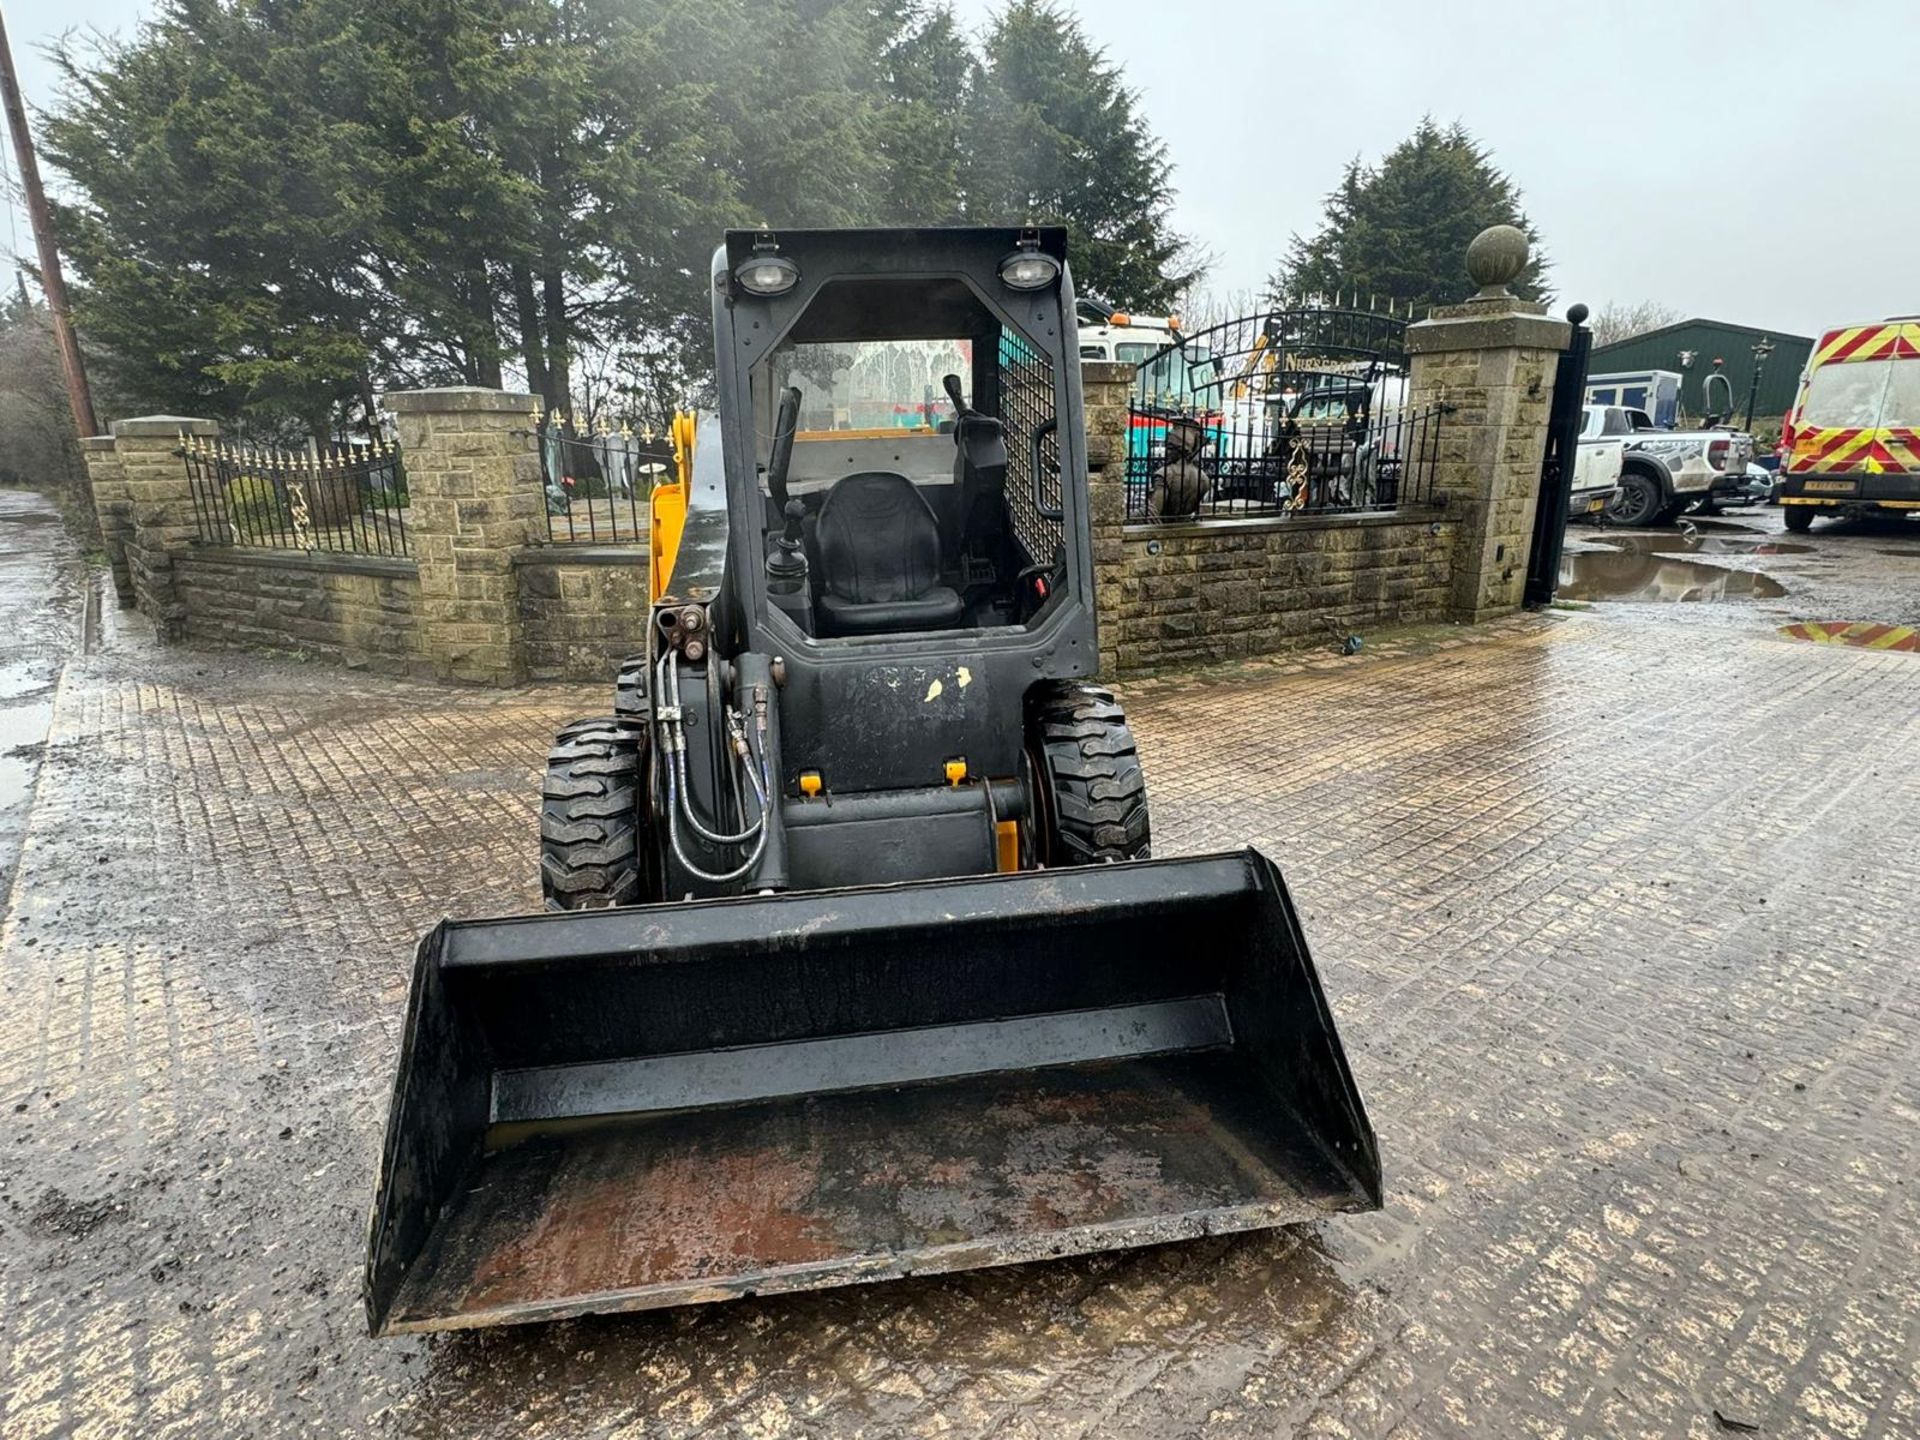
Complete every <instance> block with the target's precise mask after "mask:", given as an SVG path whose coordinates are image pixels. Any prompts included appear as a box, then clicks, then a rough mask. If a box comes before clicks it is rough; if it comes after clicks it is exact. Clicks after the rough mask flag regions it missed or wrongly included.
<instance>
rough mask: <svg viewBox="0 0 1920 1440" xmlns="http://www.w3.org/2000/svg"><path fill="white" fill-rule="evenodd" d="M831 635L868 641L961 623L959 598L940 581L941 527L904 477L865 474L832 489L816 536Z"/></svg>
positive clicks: (824, 612)
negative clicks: (886, 634)
mask: <svg viewBox="0 0 1920 1440" xmlns="http://www.w3.org/2000/svg"><path fill="white" fill-rule="evenodd" d="M815 540H816V543H817V544H818V545H819V547H820V567H821V576H822V582H823V588H822V593H821V595H820V610H821V616H822V618H823V620H824V621H825V622H826V623H825V628H826V630H827V633H829V634H834V635H871V634H877V633H880V632H883V631H890V630H935V629H939V628H941V627H942V626H947V625H955V624H958V623H959V620H960V616H961V613H962V611H963V609H964V606H963V604H962V602H961V599H960V596H959V595H958V594H957V593H956V592H954V591H953V590H951V589H949V588H948V587H947V586H945V585H942V584H941V583H940V524H939V521H937V520H936V519H935V518H934V514H933V507H932V506H931V505H929V504H927V499H926V497H925V496H924V495H922V494H921V493H920V492H919V490H917V489H916V488H915V487H914V484H913V482H912V481H911V480H909V479H907V477H906V476H904V475H895V474H892V473H890V472H888V471H884V470H869V471H863V472H861V473H859V474H857V475H848V476H846V477H845V478H843V479H841V480H839V481H838V482H836V483H835V485H834V487H833V489H832V490H831V491H829V492H828V494H827V500H826V503H825V504H824V505H822V506H821V507H820V521H819V524H818V526H817V527H816V530H815Z"/></svg>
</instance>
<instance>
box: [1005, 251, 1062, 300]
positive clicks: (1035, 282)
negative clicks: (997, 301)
mask: <svg viewBox="0 0 1920 1440" xmlns="http://www.w3.org/2000/svg"><path fill="white" fill-rule="evenodd" d="M1059 278H1060V262H1059V261H1058V260H1056V259H1054V258H1053V257H1052V256H1051V255H1042V254H1041V253H1040V252H1039V251H1038V250H1016V251H1014V252H1013V254H1011V255H1009V256H1007V258H1006V259H1004V260H1002V261H1001V262H1000V279H1001V280H1002V281H1003V282H1004V283H1005V284H1006V286H1007V288H1008V289H1010V290H1044V289H1046V288H1047V286H1049V285H1051V284H1052V283H1053V282H1054V281H1055V280H1058V279H1059Z"/></svg>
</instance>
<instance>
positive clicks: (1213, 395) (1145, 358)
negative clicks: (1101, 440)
mask: <svg viewBox="0 0 1920 1440" xmlns="http://www.w3.org/2000/svg"><path fill="white" fill-rule="evenodd" d="M1080 305H1081V314H1080V317H1079V320H1080V324H1079V332H1080V361H1081V363H1082V364H1085V363H1087V362H1088V361H1091V360H1119V361H1123V362H1125V363H1126V364H1129V365H1136V366H1141V367H1143V368H1142V371H1141V374H1140V384H1141V388H1142V390H1143V391H1144V392H1145V394H1146V395H1147V396H1148V404H1147V405H1145V406H1144V407H1136V409H1135V413H1134V417H1133V424H1132V427H1131V428H1130V430H1129V432H1128V435H1127V452H1128V454H1129V455H1130V456H1132V457H1133V458H1134V459H1136V460H1148V461H1151V462H1155V463H1158V462H1159V461H1160V460H1161V459H1162V458H1163V457H1164V456H1165V454H1166V446H1167V426H1168V424H1169V422H1171V421H1173V420H1194V421H1197V422H1198V423H1199V425H1200V427H1201V429H1202V431H1203V432H1205V433H1206V435H1207V436H1208V438H1209V440H1210V441H1211V442H1213V443H1214V444H1216V445H1217V443H1218V440H1219V435H1220V430H1221V420H1220V416H1219V414H1218V406H1219V400H1220V384H1219V368H1218V367H1217V366H1216V365H1215V364H1214V360H1213V352H1212V351H1211V350H1209V349H1208V348H1207V346H1206V345H1205V344H1204V343H1202V342H1200V341H1187V342H1185V343H1182V341H1183V337H1182V335H1181V331H1180V317H1179V316H1178V315H1132V314H1128V313H1126V312H1124V311H1117V310H1107V309H1106V308H1105V307H1103V306H1099V305H1095V304H1093V303H1092V302H1091V301H1085V300H1083V301H1081V302H1080Z"/></svg>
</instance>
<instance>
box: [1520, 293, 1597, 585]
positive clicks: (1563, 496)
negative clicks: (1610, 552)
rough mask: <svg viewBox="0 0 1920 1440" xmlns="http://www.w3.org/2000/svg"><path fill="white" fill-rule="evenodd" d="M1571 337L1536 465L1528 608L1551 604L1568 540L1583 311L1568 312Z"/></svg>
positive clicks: (1585, 333) (1588, 341)
mask: <svg viewBox="0 0 1920 1440" xmlns="http://www.w3.org/2000/svg"><path fill="white" fill-rule="evenodd" d="M1567 323H1568V324H1569V325H1571V326H1572V327H1573V338H1572V339H1571V340H1569V341H1568V342H1567V348H1566V349H1565V350H1563V351H1561V352H1560V363H1559V365H1558V366H1557V367H1556V369H1555V370H1554V374H1553V407H1552V409H1551V411H1550V412H1549V414H1548V416H1547V449H1546V454H1545V456H1544V457H1543V458H1542V460H1541V462H1540V503H1539V504H1538V505H1537V506H1535V507H1534V512H1533V543H1532V549H1531V550H1529V552H1528V554H1527V593H1526V597H1525V598H1526V604H1527V605H1528V607H1529V608H1537V607H1539V606H1541V605H1551V604H1552V603H1553V596H1554V592H1555V591H1556V590H1558V589H1559V588H1560V554H1561V551H1562V550H1563V549H1564V548H1565V546H1566V540H1567V510H1568V507H1569V505H1570V504H1571V502H1572V500H1573V476H1574V469H1575V467H1576V465H1577V463H1578V460H1579V454H1580V414H1581V401H1582V400H1583V399H1584V398H1585V396H1586V388H1587V352H1588V351H1589V350H1590V349H1591V348H1592V346H1593V332H1592V331H1591V330H1589V329H1587V307H1586V306H1584V305H1575V306H1574V307H1573V308H1572V309H1570V310H1568V311H1567Z"/></svg>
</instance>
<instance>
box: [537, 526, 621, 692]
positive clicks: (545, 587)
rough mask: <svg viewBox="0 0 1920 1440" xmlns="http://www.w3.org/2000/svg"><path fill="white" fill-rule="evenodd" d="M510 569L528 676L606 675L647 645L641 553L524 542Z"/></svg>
mask: <svg viewBox="0 0 1920 1440" xmlns="http://www.w3.org/2000/svg"><path fill="white" fill-rule="evenodd" d="M513 568H514V573H515V576H516V577H517V579H518V582H519V583H518V587H517V588H518V591H519V620H520V644H521V652H522V655H523V657H524V659H525V662H526V673H527V678H528V679H530V680H611V678H612V676H613V673H614V671H615V670H616V669H617V668H618V667H619V664H620V662H621V661H622V660H624V659H625V658H626V657H627V656H629V655H631V654H633V653H634V652H635V651H637V650H640V649H642V648H644V647H645V644H646V640H645V635H646V626H647V617H648V610H649V606H648V603H647V554H646V551H645V550H642V549H636V548H625V547H620V548H614V547H605V548H602V547H590V546H585V545H578V546H573V545H541V546H529V547H528V548H527V549H524V550H522V551H520V552H519V553H518V554H517V555H515V556H514V567H513Z"/></svg>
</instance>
